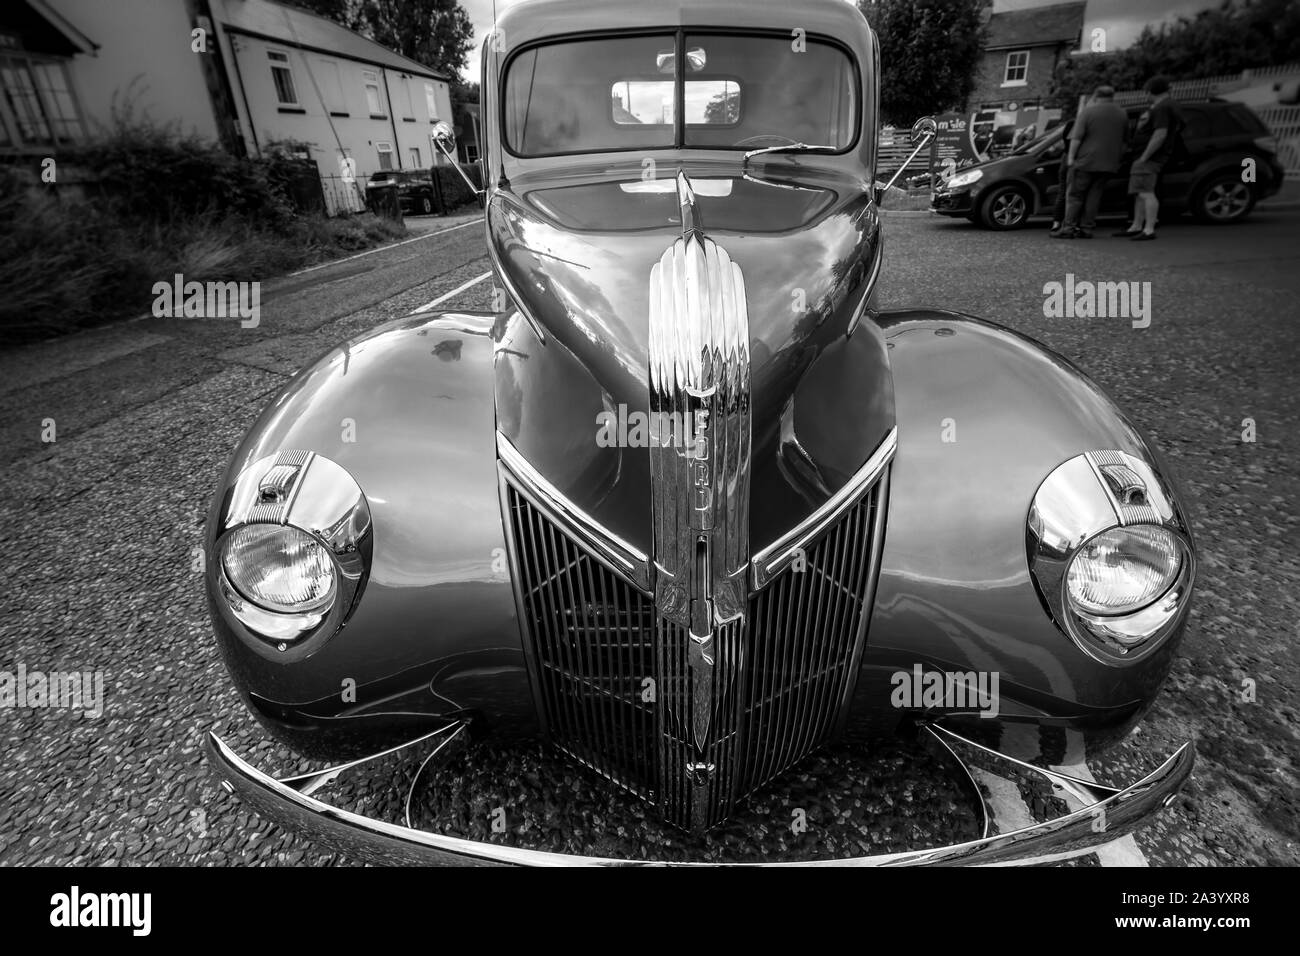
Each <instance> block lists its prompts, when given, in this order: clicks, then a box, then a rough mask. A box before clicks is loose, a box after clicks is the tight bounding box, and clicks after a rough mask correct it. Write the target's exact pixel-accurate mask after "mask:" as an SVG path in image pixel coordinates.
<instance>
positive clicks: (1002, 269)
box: [0, 213, 1300, 864]
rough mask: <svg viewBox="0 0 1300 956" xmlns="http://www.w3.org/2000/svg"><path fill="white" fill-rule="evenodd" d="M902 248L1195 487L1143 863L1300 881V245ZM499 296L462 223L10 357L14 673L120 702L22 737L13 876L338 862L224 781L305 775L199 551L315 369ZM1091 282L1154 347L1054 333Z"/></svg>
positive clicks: (893, 273) (925, 223)
mask: <svg viewBox="0 0 1300 956" xmlns="http://www.w3.org/2000/svg"><path fill="white" fill-rule="evenodd" d="M425 225H426V226H428V225H431V224H425ZM441 230H446V231H441ZM887 235H888V244H887V247H886V249H887V251H886V264H885V269H884V277H885V278H884V280H883V286H882V297H883V303H882V304H883V305H885V306H899V305H904V304H911V305H927V306H938V307H943V308H952V309H957V310H961V311H967V312H971V313H975V314H979V315H983V316H986V317H988V318H992V319H995V320H997V321H1000V322H1004V323H1006V324H1008V325H1010V326H1013V327H1015V328H1017V329H1019V330H1021V331H1024V332H1027V333H1028V334H1030V335H1033V336H1035V337H1037V338H1039V339H1041V340H1043V341H1045V342H1046V343H1048V344H1049V345H1051V346H1053V347H1054V348H1056V349H1058V350H1059V351H1061V352H1063V353H1064V354H1065V355H1067V356H1068V357H1070V358H1071V359H1073V360H1075V361H1076V362H1078V363H1079V364H1080V365H1082V366H1083V367H1084V368H1086V369H1087V370H1089V371H1090V372H1091V373H1092V374H1093V375H1094V376H1095V377H1096V378H1097V379H1098V380H1099V381H1100V382H1101V384H1102V385H1104V386H1105V387H1106V388H1108V389H1109V390H1110V391H1111V392H1112V394H1114V395H1115V396H1116V397H1117V398H1118V399H1119V400H1120V402H1121V403H1122V404H1123V405H1124V406H1125V407H1126V408H1128V409H1129V410H1130V411H1131V412H1132V414H1133V416H1134V417H1135V418H1136V420H1137V421H1138V422H1139V423H1140V424H1141V425H1142V426H1143V427H1144V428H1145V429H1146V430H1147V431H1148V433H1149V434H1151V435H1152V436H1153V437H1154V438H1155V440H1156V441H1157V442H1158V443H1159V444H1160V445H1161V447H1162V448H1163V449H1164V450H1165V451H1166V452H1167V453H1168V455H1169V457H1170V459H1171V460H1172V461H1173V462H1174V464H1175V466H1176V467H1177V468H1179V469H1180V471H1181V475H1182V478H1183V480H1184V483H1185V485H1186V486H1187V488H1188V491H1189V494H1190V498H1191V510H1192V519H1193V521H1194V523H1195V527H1196V530H1197V532H1198V534H1199V541H1200V544H1201V546H1202V548H1203V567H1202V573H1201V578H1200V588H1199V600H1198V602H1197V605H1196V609H1195V611H1194V614H1193V618H1192V624H1191V628H1190V631H1189V634H1188V637H1187V640H1186V642H1185V644H1184V654H1183V656H1182V658H1181V659H1180V660H1179V662H1178V664H1177V666H1176V668H1175V671H1174V674H1173V677H1172V679H1171V680H1170V682H1169V684H1168V685H1167V687H1166V689H1165V691H1164V693H1163V695H1162V696H1161V698H1160V700H1159V702H1158V703H1157V705H1156V707H1155V709H1154V711H1153V713H1152V714H1151V716H1150V717H1149V718H1148V720H1147V721H1146V722H1145V723H1144V724H1143V726H1142V728H1141V732H1140V733H1139V734H1138V735H1136V736H1135V738H1133V739H1131V740H1130V741H1129V742H1126V743H1125V744H1124V745H1123V746H1122V747H1120V748H1118V749H1117V750H1116V752H1115V754H1114V756H1113V757H1111V758H1108V760H1107V762H1106V765H1103V766H1098V767H1094V768H1092V769H1093V770H1094V771H1096V772H1097V773H1098V774H1099V775H1104V774H1106V773H1108V772H1113V771H1117V770H1127V769H1128V768H1129V767H1131V766H1136V765H1137V764H1138V763H1141V762H1142V761H1144V760H1146V759H1149V758H1150V757H1151V756H1153V755H1154V754H1157V753H1167V752H1169V751H1170V750H1171V749H1172V748H1173V747H1174V746H1175V745H1176V743H1177V742H1179V741H1181V740H1183V739H1186V738H1189V737H1190V738H1195V739H1196V741H1197V746H1198V748H1199V750H1200V761H1199V763H1198V765H1197V771H1196V774H1195V777H1194V779H1193V781H1192V783H1191V784H1190V786H1189V788H1188V789H1187V791H1186V793H1185V794H1184V795H1183V796H1182V797H1181V798H1180V799H1179V801H1178V802H1177V803H1176V804H1175V805H1174V806H1173V807H1172V808H1170V809H1169V810H1168V811H1166V812H1165V814H1164V815H1163V816H1162V818H1161V820H1160V823H1159V824H1158V826H1157V827H1155V828H1154V829H1152V830H1150V831H1147V832H1146V833H1144V834H1143V835H1140V836H1139V838H1138V841H1137V844H1136V846H1135V847H1133V848H1132V849H1133V850H1134V851H1135V852H1138V853H1141V854H1142V855H1143V857H1145V859H1147V860H1149V861H1150V862H1152V863H1181V864H1242V863H1252V862H1283V861H1285V862H1289V863H1296V862H1300V849H1298V848H1297V840H1300V829H1298V828H1297V823H1296V820H1297V810H1300V807H1297V798H1296V794H1297V793H1298V792H1300V786H1298V784H1300V781H1298V780H1297V764H1296V761H1297V753H1300V746H1298V744H1297V736H1298V735H1297V728H1298V727H1300V720H1298V719H1297V703H1298V701H1297V697H1298V694H1300V691H1298V690H1297V688H1300V654H1297V652H1296V646H1297V638H1298V637H1300V635H1298V634H1297V626H1296V623H1295V622H1296V620H1297V616H1298V615H1297V595H1298V594H1300V587H1298V585H1300V562H1298V560H1297V549H1296V545H1295V541H1296V539H1297V531H1300V528H1297V522H1300V517H1298V516H1297V514H1296V502H1297V501H1300V477H1297V476H1298V475H1300V467H1298V466H1300V456H1298V455H1297V439H1296V429H1297V422H1298V421H1300V416H1298V415H1297V411H1300V409H1298V407H1297V406H1298V405H1300V389H1297V387H1296V386H1297V376H1296V371H1295V369H1296V363H1297V360H1298V359H1300V331H1298V324H1297V320H1298V319H1300V309H1298V308H1297V304H1296V303H1297V301H1300V242H1298V240H1300V221H1298V219H1297V217H1296V215H1295V214H1294V213H1289V214H1288V213H1260V214H1259V215H1258V216H1257V218H1256V219H1255V220H1254V221H1252V222H1250V223H1248V224H1245V225H1243V226H1240V227H1235V228H1224V229H1211V228H1205V227H1197V226H1193V225H1191V224H1173V225H1170V226H1168V227H1166V228H1164V229H1163V230H1162V235H1161V239H1160V241H1159V242H1156V243H1145V244H1131V243H1127V242H1123V241H1121V240H1111V239H1106V238H1099V239H1095V240H1093V241H1092V242H1090V243H1089V242H1052V241H1049V240H1048V239H1047V238H1046V235H1045V233H1044V232H1043V231H1040V230H1033V231H1026V232H1020V233H1012V234H1000V235H994V234H990V233H985V232H982V231H979V230H977V229H974V228H973V227H971V226H969V225H967V224H966V223H965V222H948V221H941V220H934V219H932V218H929V217H928V216H925V215H919V216H911V215H891V216H890V217H889V220H888V231H887ZM487 269H488V264H487V260H486V258H485V250H484V245H483V235H482V229H481V225H480V224H477V223H473V222H471V223H469V224H465V223H464V222H460V223H457V222H448V223H441V224H440V225H438V226H437V227H434V228H430V229H429V230H428V231H427V232H425V233H424V234H422V235H421V236H420V237H418V238H417V239H416V240H415V241H411V242H408V243H406V244H403V245H399V246H396V247H393V248H390V249H387V250H384V251H380V252H375V253H372V254H367V255H363V256H360V257H357V258H354V259H351V260H348V261H344V262H340V263H337V264H335V265H331V266H327V267H324V268H318V269H316V270H313V271H311V272H308V273H306V274H302V275H298V276H293V277H288V278H285V279H282V280H277V281H275V282H272V283H268V284H267V285H266V286H265V287H264V290H263V299H262V321H261V323H260V325H259V326H258V327H257V328H254V329H241V328H240V327H239V325H238V322H237V320H227V321H214V320H189V321H185V320H156V319H146V320H141V321H136V322H129V323H125V324H121V325H118V326H114V327H112V328H109V329H103V330H99V331H96V332H91V333H85V334H81V335H77V336H74V337H70V338H67V339H63V340H59V341H56V342H52V343H48V344H45V345H40V346H36V347H33V348H29V349H25V350H23V351H21V352H14V353H8V354H4V355H0V402H3V408H4V414H3V415H2V416H0V433H2V434H3V442H0V468H3V483H4V489H5V494H4V496H3V499H0V573H2V575H3V581H4V585H3V594H2V596H0V651H2V653H0V670H8V671H10V672H13V671H15V670H16V668H17V667H18V666H19V664H22V665H23V666H25V667H26V668H27V669H28V670H44V671H54V670H62V671H72V670H76V671H96V670H98V671H102V672H103V673H104V675H105V687H104V694H105V712H104V714H103V716H102V717H100V718H98V719H90V718H85V717H74V716H71V715H69V714H67V713H64V712H59V711H51V710H40V709H32V710H13V709H10V710H4V711H0V742H2V746H3V750H4V753H5V755H6V756H5V759H4V760H3V761H0V862H4V863H78V864H80V863H101V862H106V861H116V862H133V863H145V862H158V863H176V862H196V863H250V862H278V863H296V862H312V863H331V862H336V861H335V860H334V858H332V857H330V856H326V855H322V854H318V853H317V852H315V851H314V850H313V849H312V848H311V847H310V846H308V845H306V844H304V843H303V842H301V841H299V840H297V839H295V838H292V837H289V836H287V835H285V834H283V833H281V832H279V831H278V830H275V829H274V828H272V827H270V826H269V825H267V824H265V823H262V822H261V821H259V820H258V819H256V818H255V817H253V816H251V815H250V814H248V813H247V812H245V811H244V810H243V809H242V808H240V806H239V805H238V804H237V803H236V802H234V801H233V800H232V799H231V798H229V797H227V796H226V795H225V794H224V793H223V792H221V791H220V790H218V789H217V788H216V787H214V786H213V784H212V782H211V778H210V777H209V776H208V775H207V774H206V772H205V770H204V768H203V766H202V758H201V752H200V735H201V733H202V731H204V730H206V729H209V728H211V727H218V728H222V729H224V730H225V731H227V732H228V733H230V734H232V735H233V737H234V739H235V741H236V742H237V743H238V744H239V745H240V746H242V747H243V748H245V750H246V751H251V752H252V753H253V754H254V756H255V757H256V758H257V760H258V761H259V762H262V763H265V764H266V765H268V766H274V767H277V768H279V769H288V768H289V767H291V766H294V765H295V763H294V761H293V759H292V758H291V757H290V756H289V755H287V754H285V753H284V752H283V751H281V750H279V749H278V748H275V747H273V746H272V745H270V744H267V743H265V742H261V743H259V741H261V736H260V735H259V734H258V732H257V730H256V728H255V726H254V725H253V722H252V720H251V718H249V717H248V716H247V714H245V713H244V712H243V710H242V708H241V706H240V705H239V704H238V701H237V700H236V698H235V694H234V692H233V690H232V689H231V688H230V686H229V684H228V682H227V680H226V675H225V673H224V671H223V668H222V665H221V664H220V661H219V660H218V658H217V654H216V651H215V648H214V646H213V643H212V641H211V638H210V635H209V633H208V629H207V625H206V620H205V615H206V612H205V610H204V607H203V600H202V595H201V588H200V584H199V577H198V574H197V573H196V571H195V570H194V555H195V549H196V548H198V546H199V544H200V541H201V527H200V524H201V521H202V519H203V515H204V513H205V510H206V506H207V500H208V496H209V494H210V493H211V489H212V484H213V481H214V480H215V476H216V475H217V473H218V471H219V469H220V468H221V466H222V464H223V461H224V458H225V456H226V455H227V454H228V452H229V450H230V449H231V447H232V446H233V445H234V443H235V442H236V441H237V440H238V437H239V435H240V434H241V433H242V431H243V430H244V429H245V428H246V427H247V426H248V425H249V424H250V423H251V422H252V420H253V419H254V417H255V416H256V414H257V412H258V411H259V409H260V408H261V406H262V405H263V404H264V403H265V402H266V401H267V400H268V399H269V398H270V397H271V396H272V395H273V394H274V393H275V392H276V390H278V389H279V388H281V387H282V386H283V385H284V383H285V382H286V381H287V379H288V377H289V376H290V375H291V374H292V373H293V372H294V371H295V370H296V369H297V368H299V367H300V366H302V365H303V364H304V363H305V362H307V361H309V360H310V359H312V358H313V357H315V356H316V355H317V354H319V353H321V352H323V351H325V350H326V349H327V348H329V347H330V346H331V345H333V344H336V343H337V342H339V341H341V340H342V339H345V338H347V337H349V336H352V335H355V334H358V333H360V332H363V331H365V330H367V329H369V328H371V327H373V326H375V325H377V324H379V323H380V322H382V321H384V320H386V319H389V318H392V317H396V316H399V315H401V314H403V313H405V312H407V311H410V310H412V309H415V308H417V307H420V306H422V305H426V304H428V303H431V302H433V301H436V300H439V299H442V298H444V297H447V296H449V295H450V298H448V299H447V300H446V304H447V305H449V306H450V305H458V306H463V307H480V308H481V307H486V304H487V301H488V297H489V290H490V283H488V282H478V283H477V284H474V283H473V280H475V279H476V278H477V277H478V276H481V275H482V274H483V273H484V272H486V271H487ZM1067 274H1073V275H1074V276H1075V277H1076V280H1080V279H1088V280H1101V281H1138V282H1150V283H1151V287H1150V288H1151V295H1152V305H1153V312H1152V320H1151V324H1150V327H1149V328H1146V329H1140V330H1139V329H1134V328H1133V327H1132V324H1131V322H1129V321H1127V320H1122V319H1111V320H1101V319H1092V320H1083V319H1064V318H1062V319H1049V318H1045V317H1044V314H1043V303H1044V286H1045V284H1046V283H1049V282H1065V281H1066V277H1067ZM462 287H464V288H463V290H462V291H459V292H457V291H456V290H458V289H462ZM1248 418H1249V419H1253V420H1254V423H1255V426H1254V427H1255V430H1256V435H1257V440H1256V441H1255V442H1253V443H1243V442H1242V440H1241V439H1242V429H1243V424H1242V423H1243V420H1244V419H1248ZM47 419H53V420H54V422H55V427H56V429H57V432H56V434H57V441H56V442H55V443H53V444H46V443H42V441H41V435H42V429H43V423H44V422H45V420H47ZM1248 681H1249V682H1254V688H1255V700H1254V702H1249V701H1247V700H1246V699H1244V697H1245V696H1248V695H1244V694H1243V688H1245V687H1248V686H1250V685H1249V684H1248V683H1245V682H1248ZM1130 858H1131V857H1130Z"/></svg>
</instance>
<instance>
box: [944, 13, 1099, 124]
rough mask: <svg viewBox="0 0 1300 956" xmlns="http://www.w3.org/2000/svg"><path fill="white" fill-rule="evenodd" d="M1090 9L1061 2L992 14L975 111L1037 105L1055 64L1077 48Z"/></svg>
mask: <svg viewBox="0 0 1300 956" xmlns="http://www.w3.org/2000/svg"><path fill="white" fill-rule="evenodd" d="M1087 7H1088V4H1087V3H1086V2H1083V3H1058V4H1053V5H1051V6H1045V7H1032V8H1030V9H1026V10H1009V11H1006V12H1004V13H994V14H992V15H991V16H989V19H988V34H987V37H986V39H985V41H984V50H983V55H982V56H981V59H980V63H979V66H978V67H977V68H976V74H975V90H974V92H973V93H971V97H970V105H971V107H972V108H974V109H981V110H984V109H1013V108H1021V109H1023V108H1025V107H1033V106H1039V105H1041V104H1042V102H1043V101H1044V100H1045V99H1046V98H1047V96H1048V94H1049V93H1050V92H1051V86H1052V75H1053V73H1054V72H1055V71H1056V65H1057V64H1058V63H1060V62H1061V61H1062V60H1064V59H1066V58H1067V57H1068V56H1069V55H1070V53H1071V51H1073V50H1077V49H1079V43H1080V41H1081V39H1082V34H1083V21H1084V15H1085V13H1086V11H1087Z"/></svg>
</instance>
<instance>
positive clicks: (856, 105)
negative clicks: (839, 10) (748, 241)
mask: <svg viewBox="0 0 1300 956" xmlns="http://www.w3.org/2000/svg"><path fill="white" fill-rule="evenodd" d="M687 34H690V35H691V36H692V37H703V36H721V37H756V38H762V39H774V40H783V41H785V42H789V40H790V34H789V33H788V32H786V31H783V30H766V29H761V28H751V29H727V28H725V27H691V28H689V29H687V28H686V27H678V28H677V30H675V31H667V30H664V29H663V28H662V27H659V28H654V27H646V28H642V29H635V30H617V29H615V30H599V31H590V32H584V33H581V34H575V35H571V36H561V37H546V38H543V39H540V40H534V41H532V42H531V43H526V44H524V45H523V46H520V47H519V48H518V49H515V50H512V51H511V52H510V55H509V56H508V57H506V61H505V63H504V64H503V65H502V67H501V71H500V73H498V74H497V83H496V99H497V103H496V104H495V111H496V114H497V123H498V126H497V128H498V129H499V130H500V131H501V136H500V145H501V149H502V150H503V152H504V153H505V154H506V155H507V156H510V157H511V158H512V159H516V160H529V159H554V158H556V157H563V156H596V155H601V154H604V153H645V152H650V151H663V150H686V149H689V150H696V151H699V152H722V153H743V152H744V151H743V150H738V149H736V148H734V147H725V146H687V145H685V142H686V123H685V119H686V117H685V109H684V107H685V80H686V73H685V71H684V70H674V81H675V84H676V92H675V98H674V101H673V111H674V114H673V115H674V127H675V128H674V134H673V142H672V144H671V145H665V146H616V147H608V148H605V149H598V150H590V149H572V150H565V151H562V152H556V153H519V152H516V151H515V148H514V144H513V143H511V142H510V139H509V137H508V136H507V131H508V129H509V127H508V126H507V125H506V99H507V97H506V95H505V86H506V82H507V80H508V79H509V76H510V70H511V69H512V68H513V67H514V64H515V60H516V59H517V58H518V57H520V56H522V55H523V54H525V53H528V52H529V51H530V50H536V49H539V48H541V47H547V46H555V45H558V44H562V43H577V42H583V41H587V40H618V39H632V38H635V37H665V38H666V37H669V36H674V35H675V41H674V52H675V55H676V57H677V62H678V63H681V62H683V60H682V58H683V57H684V56H685V55H686V36H687ZM804 39H805V40H806V41H807V42H809V43H821V44H825V45H826V46H829V47H833V48H834V49H836V50H838V51H839V52H840V53H841V54H843V56H844V58H845V59H846V60H847V61H848V63H849V66H850V67H851V68H852V69H853V90H854V96H853V136H852V137H851V138H850V139H849V142H848V144H847V145H846V146H845V147H844V148H843V149H838V150H835V151H834V152H830V151H819V153H818V155H820V156H846V155H848V154H850V153H853V152H854V151H856V150H857V149H858V147H860V146H861V145H862V127H863V108H864V107H865V105H866V104H865V100H866V92H865V87H864V86H863V79H862V64H861V63H860V62H858V58H857V57H856V56H854V54H853V50H852V49H851V48H850V47H849V46H848V44H846V43H844V42H843V41H842V40H840V39H838V38H837V37H833V36H830V35H828V34H824V33H809V34H807V35H806V36H805V38H804ZM611 123H612V118H611ZM691 125H692V127H693V128H699V129H712V128H713V125H711V124H694V123H693V124H691Z"/></svg>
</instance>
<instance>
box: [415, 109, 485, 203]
mask: <svg viewBox="0 0 1300 956" xmlns="http://www.w3.org/2000/svg"><path fill="white" fill-rule="evenodd" d="M429 139H430V141H431V142H432V143H433V148H434V149H436V150H437V151H438V152H440V153H442V155H444V156H446V157H447V161H448V162H450V163H451V165H452V166H454V167H455V169H456V172H458V173H460V178H461V179H463V180H465V185H466V186H468V187H469V191H470V192H471V193H473V194H474V195H475V196H482V195H483V194H484V193H486V192H487V190H486V189H479V188H478V187H477V186H475V185H474V181H473V180H472V179H470V178H469V177H468V176H466V175H465V170H463V169H461V166H460V163H459V162H457V161H456V153H455V150H456V131H455V130H454V129H452V127H451V124H450V123H448V122H447V121H446V120H438V122H436V123H434V124H433V129H431V130H430V131H429Z"/></svg>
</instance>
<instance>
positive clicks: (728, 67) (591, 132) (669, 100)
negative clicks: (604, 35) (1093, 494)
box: [503, 34, 858, 156]
mask: <svg viewBox="0 0 1300 956" xmlns="http://www.w3.org/2000/svg"><path fill="white" fill-rule="evenodd" d="M797 47H802V49H797ZM679 54H683V55H682V56H681V59H682V60H683V61H684V62H683V63H682V64H679V63H678V59H679ZM857 89H858V80H857V71H856V70H855V69H854V66H853V63H852V61H851V60H850V59H849V57H848V55H847V54H845V53H844V52H843V51H842V50H841V49H840V48H839V47H838V46H834V45H832V44H830V43H822V42H819V41H816V40H813V39H807V40H805V41H802V42H792V41H791V39H790V37H789V36H783V37H760V36H719V35H714V34H686V36H685V38H684V41H683V42H682V43H681V44H680V46H679V42H678V38H677V37H676V36H674V35H672V34H664V35H662V36H641V37H617V38H608V39H595V40H576V41H570V42H564V43H550V44H546V45H543V46H536V47H532V48H529V49H527V50H524V51H523V52H522V53H520V54H519V55H517V56H515V57H514V58H513V59H512V60H511V62H510V67H509V72H508V73H507V75H506V80H505V87H504V90H505V92H504V96H503V101H504V103H503V105H504V110H505V117H504V121H505V134H506V135H505V140H506V144H507V146H508V148H509V149H510V151H511V152H513V153H515V154H516V155H520V156H548V155H558V154H563V153H587V152H604V151H611V150H638V149H669V148H673V147H677V146H685V147H687V148H697V149H736V150H748V149H756V148H762V147H766V146H782V145H789V144H791V143H807V144H809V145H818V146H830V147H832V148H833V149H835V150H837V151H841V150H845V149H848V148H849V147H850V146H851V145H852V144H853V142H854V140H855V138H856V135H857V121H858V102H857ZM679 104H680V108H681V112H682V117H681V118H680V120H679V117H678V110H679Z"/></svg>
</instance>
